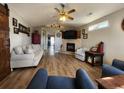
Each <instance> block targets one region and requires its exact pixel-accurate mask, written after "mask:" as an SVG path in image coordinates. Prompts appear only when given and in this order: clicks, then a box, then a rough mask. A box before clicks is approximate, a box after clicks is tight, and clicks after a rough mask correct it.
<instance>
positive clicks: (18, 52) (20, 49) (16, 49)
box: [14, 46, 24, 55]
mask: <svg viewBox="0 0 124 93" xmlns="http://www.w3.org/2000/svg"><path fill="white" fill-rule="evenodd" d="M14 51H15V53H16V54H17V55H20V54H24V52H23V50H22V47H21V46H18V47H15V48H14Z"/></svg>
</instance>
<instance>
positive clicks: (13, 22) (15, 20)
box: [12, 18, 18, 27]
mask: <svg viewBox="0 0 124 93" xmlns="http://www.w3.org/2000/svg"><path fill="white" fill-rule="evenodd" d="M12 24H13V26H15V27H17V24H18V21H17V19H15V18H12Z"/></svg>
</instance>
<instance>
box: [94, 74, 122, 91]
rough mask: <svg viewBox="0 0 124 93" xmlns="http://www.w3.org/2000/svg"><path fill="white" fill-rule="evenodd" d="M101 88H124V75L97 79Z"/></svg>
mask: <svg viewBox="0 0 124 93" xmlns="http://www.w3.org/2000/svg"><path fill="white" fill-rule="evenodd" d="M96 82H97V83H98V87H99V88H100V89H124V75H116V76H111V77H104V78H100V79H96Z"/></svg>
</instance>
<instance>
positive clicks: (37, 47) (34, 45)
mask: <svg viewBox="0 0 124 93" xmlns="http://www.w3.org/2000/svg"><path fill="white" fill-rule="evenodd" d="M32 47H33V49H34V50H35V52H36V51H39V50H40V49H41V47H40V45H39V44H33V45H32Z"/></svg>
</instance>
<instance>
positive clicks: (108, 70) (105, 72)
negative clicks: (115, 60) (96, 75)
mask: <svg viewBox="0 0 124 93" xmlns="http://www.w3.org/2000/svg"><path fill="white" fill-rule="evenodd" d="M120 74H124V71H122V70H120V69H117V68H115V67H113V66H111V65H108V64H103V66H102V77H108V76H114V75H120Z"/></svg>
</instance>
